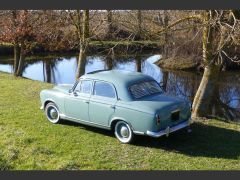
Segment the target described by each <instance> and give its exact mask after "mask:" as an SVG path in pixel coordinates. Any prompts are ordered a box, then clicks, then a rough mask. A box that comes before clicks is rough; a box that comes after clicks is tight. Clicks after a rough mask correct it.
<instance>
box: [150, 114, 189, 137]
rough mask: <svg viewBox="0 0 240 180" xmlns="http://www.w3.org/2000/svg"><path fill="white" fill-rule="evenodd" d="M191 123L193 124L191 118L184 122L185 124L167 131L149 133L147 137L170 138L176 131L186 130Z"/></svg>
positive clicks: (169, 128)
mask: <svg viewBox="0 0 240 180" xmlns="http://www.w3.org/2000/svg"><path fill="white" fill-rule="evenodd" d="M190 123H191V118H190V119H189V120H188V121H184V122H183V123H180V124H178V125H176V126H173V127H167V128H166V129H165V130H161V131H159V132H152V131H147V135H148V136H151V137H156V138H157V137H160V136H163V135H166V136H168V135H169V134H170V133H172V132H174V131H177V130H179V129H182V128H185V127H187V126H190Z"/></svg>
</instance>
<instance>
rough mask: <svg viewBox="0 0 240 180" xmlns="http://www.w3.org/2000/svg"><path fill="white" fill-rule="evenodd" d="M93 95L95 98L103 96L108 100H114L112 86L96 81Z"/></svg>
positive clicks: (114, 95)
mask: <svg viewBox="0 0 240 180" xmlns="http://www.w3.org/2000/svg"><path fill="white" fill-rule="evenodd" d="M93 95H96V96H103V97H108V98H115V97H116V94H115V89H114V88H113V86H112V85H111V84H109V83H105V82H100V81H96V82H95V86H94V92H93Z"/></svg>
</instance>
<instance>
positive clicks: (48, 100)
mask: <svg viewBox="0 0 240 180" xmlns="http://www.w3.org/2000/svg"><path fill="white" fill-rule="evenodd" d="M48 103H54V104H55V105H56V106H57V104H56V103H55V102H54V100H53V99H46V100H45V101H44V103H43V109H44V110H45V108H46V106H47V104H48ZM57 108H58V106H57Z"/></svg>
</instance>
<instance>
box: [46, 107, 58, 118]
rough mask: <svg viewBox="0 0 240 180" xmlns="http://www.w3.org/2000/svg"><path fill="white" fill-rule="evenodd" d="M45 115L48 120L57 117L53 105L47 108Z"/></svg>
mask: <svg viewBox="0 0 240 180" xmlns="http://www.w3.org/2000/svg"><path fill="white" fill-rule="evenodd" d="M47 116H48V119H49V120H50V121H55V120H57V119H58V111H57V109H56V108H55V107H53V106H50V107H49V108H48V109H47Z"/></svg>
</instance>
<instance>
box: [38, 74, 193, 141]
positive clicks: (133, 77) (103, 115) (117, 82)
mask: <svg viewBox="0 0 240 180" xmlns="http://www.w3.org/2000/svg"><path fill="white" fill-rule="evenodd" d="M81 80H91V81H92V89H91V94H90V95H86V94H78V96H74V89H72V88H73V87H74V85H67V84H65V85H58V86H55V87H54V88H53V89H46V90H42V91H41V93H40V99H41V109H44V108H45V107H46V105H47V103H49V102H53V103H55V104H56V105H57V107H58V110H59V113H60V118H61V119H65V120H70V121H74V122H78V123H82V124H86V125H91V126H95V127H100V128H104V129H109V130H110V129H113V128H114V125H115V124H116V122H117V121H119V120H122V121H125V122H126V123H128V124H129V126H130V127H131V129H132V131H133V133H134V134H141V135H148V136H152V137H160V136H162V135H168V134H169V133H171V132H173V131H176V130H179V129H182V128H185V127H187V126H189V125H190V122H191V118H190V117H191V108H190V106H189V103H188V102H187V101H185V100H183V99H180V98H177V97H172V96H170V95H167V94H166V93H164V92H162V93H159V94H155V95H151V96H147V97H144V98H141V99H138V100H135V99H134V98H133V97H132V95H131V94H130V91H129V89H128V88H129V86H130V85H131V84H135V83H138V82H142V81H148V80H150V81H152V80H154V79H153V78H152V77H150V76H148V75H144V74H142V73H138V72H128V71H118V70H111V71H101V72H96V73H90V74H85V75H83V76H81V77H80V79H79V81H81ZM96 81H104V82H108V83H110V84H111V85H112V86H113V87H114V89H115V91H116V98H106V97H99V96H94V95H92V91H93V87H94V83H95V82H96ZM174 111H179V112H180V114H179V120H175V121H173V120H172V119H171V113H172V112H174ZM157 115H158V116H159V117H160V123H156V117H157Z"/></svg>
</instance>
